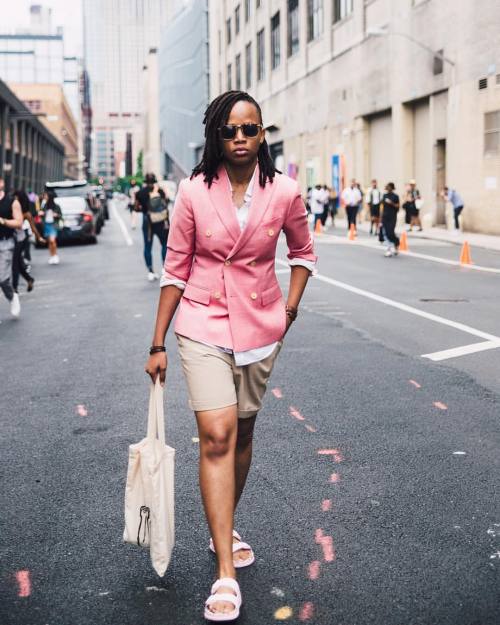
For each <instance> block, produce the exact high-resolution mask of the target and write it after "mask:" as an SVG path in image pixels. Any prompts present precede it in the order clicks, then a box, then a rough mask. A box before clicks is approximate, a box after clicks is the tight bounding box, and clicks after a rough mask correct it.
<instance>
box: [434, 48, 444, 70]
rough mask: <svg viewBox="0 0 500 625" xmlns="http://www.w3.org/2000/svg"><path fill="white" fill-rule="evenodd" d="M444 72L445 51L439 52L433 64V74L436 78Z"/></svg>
mask: <svg viewBox="0 0 500 625" xmlns="http://www.w3.org/2000/svg"><path fill="white" fill-rule="evenodd" d="M443 70H444V50H438V51H437V53H436V54H435V56H434V61H433V64H432V73H433V74H434V76H439V74H442V73H443Z"/></svg>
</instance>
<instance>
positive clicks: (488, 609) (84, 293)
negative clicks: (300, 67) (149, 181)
mask: <svg viewBox="0 0 500 625" xmlns="http://www.w3.org/2000/svg"><path fill="white" fill-rule="evenodd" d="M119 215H120V216H121V217H122V218H123V219H125V221H126V216H127V214H126V213H125V211H124V210H123V209H122V208H121V207H119ZM126 223H128V222H126ZM131 234H132V240H133V244H132V245H127V244H126V241H125V238H124V236H123V232H122V230H121V229H120V228H119V225H118V221H117V218H116V216H115V217H114V218H113V219H112V220H111V222H109V223H108V225H107V226H106V228H105V229H104V231H103V234H102V236H101V237H100V241H99V244H98V245H97V246H85V247H67V248H63V249H62V250H61V253H60V256H61V261H62V262H61V265H59V266H48V265H47V264H46V252H45V251H44V250H40V251H36V252H35V254H34V265H35V270H34V271H35V277H36V280H37V282H36V286H35V290H34V291H33V293H31V294H23V295H22V298H21V302H22V306H23V310H22V318H21V319H20V320H19V321H13V320H10V319H9V317H8V308H7V307H6V306H5V303H4V304H3V305H2V307H1V308H0V321H1V323H0V357H1V363H2V376H1V379H2V388H1V395H0V425H1V431H2V437H1V440H0V493H1V499H0V505H1V510H2V514H1V521H0V523H1V527H0V558H1V560H0V561H1V565H0V566H1V576H0V580H1V598H2V599H1V605H0V616H1V619H0V623H1V625H104V624H106V625H108V624H109V625H111V624H112V625H115V624H116V625H118V624H120V625H139V624H141V625H167V624H168V625H195V624H199V623H200V624H201V623H203V622H204V620H203V618H202V607H203V601H204V599H205V598H206V596H207V593H208V590H209V586H210V583H211V581H212V577H213V573H214V564H213V556H212V555H211V554H210V552H209V551H208V533H207V530H206V527H205V523H204V517H203V513H202V509H201V503H200V497H199V494H198V487H197V454H198V449H197V443H196V441H193V437H196V427H195V422H194V418H193V416H192V414H191V413H190V411H189V409H188V406H187V397H186V389H185V384H184V380H183V378H182V375H181V372H180V367H179V362H178V358H177V355H176V351H175V345H174V342H173V340H172V337H170V338H169V340H168V345H167V346H168V351H169V358H170V365H169V371H168V377H167V412H166V415H167V438H168V440H169V441H170V442H171V444H172V445H173V446H174V447H175V448H176V450H177V458H176V533H177V535H176V547H175V552H174V557H173V561H172V563H171V565H170V567H169V569H168V571H167V574H166V576H165V577H164V578H163V579H160V578H158V576H157V575H156V574H155V573H154V571H153V570H152V568H151V566H150V564H149V560H148V554H147V553H146V552H145V551H141V550H139V549H138V548H134V547H133V546H130V545H125V544H123V543H122V541H121V536H122V531H123V518H122V517H123V494H124V483H125V472H126V462H127V448H128V445H129V444H130V443H132V442H136V441H138V440H139V439H140V438H142V436H143V434H144V432H145V419H146V403H147V394H148V385H147V381H146V378H145V375H144V373H143V364H144V360H145V356H146V351H147V346H148V345H149V342H150V337H151V332H152V326H153V319H154V314H155V307H156V300H157V295H158V285H157V283H155V284H150V283H148V282H147V280H146V276H145V271H144V267H143V264H142V259H141V246H140V232H139V231H136V232H134V233H131ZM334 234H335V233H334ZM337 234H339V238H338V239H337V238H335V237H331V236H324V237H323V238H321V239H320V240H319V241H318V245H317V251H318V253H319V255H320V259H321V260H320V265H319V274H320V276H319V277H318V278H316V279H314V280H312V281H311V282H310V285H309V287H308V290H307V294H306V296H305V300H304V305H303V307H302V311H301V315H300V318H299V320H298V321H297V323H296V325H295V326H294V327H293V329H292V331H291V332H290V333H289V334H288V335H287V337H286V341H285V346H284V349H283V351H282V352H281V355H280V358H279V360H278V362H277V364H276V367H275V370H274V373H273V377H272V380H271V383H270V387H269V391H268V393H267V395H266V400H265V404H264V407H263V410H262V413H261V416H260V418H259V422H258V428H257V433H256V445H255V455H254V464H253V468H252V472H251V474H250V478H249V484H248V489H247V491H246V494H245V495H244V498H243V500H242V502H241V508H240V510H239V511H238V514H237V523H236V527H237V529H238V530H239V531H240V533H242V535H243V538H244V540H247V541H249V542H250V543H251V544H252V546H253V547H254V549H255V552H256V556H257V562H256V564H255V565H254V566H253V567H250V568H249V569H247V570H243V571H241V573H240V576H239V577H240V582H241V585H242V592H243V598H244V605H243V609H242V616H241V618H240V621H239V622H240V623H241V624H242V625H268V624H271V623H275V622H278V621H280V620H284V621H286V622H289V623H301V622H310V623H314V624H318V625H365V624H369V623H370V624H377V625H413V624H415V625H416V624H421V625H431V624H436V625H437V624H439V625H489V624H491V625H497V624H498V623H499V622H500V590H499V568H500V507H499V503H498V492H499V464H500V462H499V413H500V379H499V377H500V373H499V372H500V348H498V349H497V348H495V349H489V350H488V351H483V352H477V353H473V354H469V355H463V356H457V357H454V358H450V359H446V360H442V361H440V362H434V361H432V360H429V359H428V358H423V357H422V355H424V354H428V353H434V352H439V351H441V350H448V349H454V348H457V347H460V346H464V345H469V344H474V343H476V342H483V341H485V339H484V338H481V337H478V336H477V335H474V334H471V333H470V329H471V328H472V330H477V331H479V332H483V333H486V334H488V335H490V334H491V335H492V336H500V327H499V326H500V317H499V315H498V310H499V305H500V288H499V284H500V282H499V281H500V275H499V274H494V273H487V272H479V271H476V272H473V271H470V270H467V269H461V268H459V267H454V266H449V265H444V264H440V263H438V262H432V261H427V260H423V259H419V258H414V257H408V256H406V257H405V256H400V257H398V258H391V259H386V258H383V255H382V251H381V250H380V249H378V248H377V247H376V246H375V247H374V248H371V247H367V246H364V245H361V244H352V245H347V244H346V243H345V242H344V233H343V232H341V231H340V230H339V231H337ZM412 245H413V244H412ZM419 245H420V246H421V249H422V250H424V248H425V250H424V253H425V254H428V255H435V256H437V257H442V258H447V257H449V258H451V257H452V256H453V255H454V252H453V249H450V248H449V247H447V246H443V245H442V244H435V245H433V244H429V243H425V242H419ZM415 247H416V244H415V245H413V247H412V249H415ZM451 247H453V246H451ZM415 251H417V250H415ZM455 252H456V250H455ZM155 253H156V263H157V268H159V264H158V249H157V248H156V249H155ZM456 253H457V252H456ZM285 255H286V250H285V248H284V246H283V245H280V258H285ZM498 260H499V258H498V255H495V254H493V253H489V252H484V251H482V252H481V263H482V264H483V265H485V266H491V267H495V266H496V267H498V266H500V265H499V263H498ZM488 264H489V265H488ZM278 271H279V274H278V275H279V279H280V282H281V283H282V285H283V286H284V287H286V284H287V280H288V274H287V273H286V271H287V270H286V266H284V265H281V264H279V265H278ZM332 281H333V282H332ZM338 283H342V284H341V285H339V284H338ZM352 288H354V289H359V291H353V290H352ZM348 289H351V290H348ZM366 293H369V294H371V295H375V296H377V297H378V298H379V299H377V298H375V299H374V298H373V297H371V296H370V295H366ZM380 297H382V298H386V299H387V300H388V301H385V300H384V301H382V300H380ZM457 299H458V300H466V301H458V302H457V301H455V302H452V301H443V300H457ZM422 300H440V301H422ZM390 302H392V303H390ZM394 303H396V304H397V305H394ZM407 308H410V309H411V310H413V309H416V310H420V311H423V312H424V313H429V314H430V315H435V316H437V317H439V318H440V319H446V320H448V321H451V322H452V325H448V324H446V323H443V322H442V321H436V320H434V319H433V318H432V319H431V318H428V317H425V316H421V315H419V314H416V313H415V312H414V311H413V312H409V311H408V310H407ZM453 323H455V324H457V323H458V324H461V325H462V326H467V328H469V330H468V331H464V329H463V328H461V329H457V327H455V326H454V325H453ZM487 341H490V342H491V340H490V339H488V340H487ZM321 452H323V453H321Z"/></svg>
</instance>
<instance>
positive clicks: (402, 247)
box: [399, 230, 408, 252]
mask: <svg viewBox="0 0 500 625" xmlns="http://www.w3.org/2000/svg"><path fill="white" fill-rule="evenodd" d="M399 251H400V252H407V251H408V237H407V236H406V231H404V230H403V234H402V235H401V239H400V240H399Z"/></svg>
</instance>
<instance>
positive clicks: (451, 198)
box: [443, 187, 464, 232]
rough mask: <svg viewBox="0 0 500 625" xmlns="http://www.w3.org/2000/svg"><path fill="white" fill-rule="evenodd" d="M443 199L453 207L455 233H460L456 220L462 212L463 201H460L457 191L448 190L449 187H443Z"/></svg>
mask: <svg viewBox="0 0 500 625" xmlns="http://www.w3.org/2000/svg"><path fill="white" fill-rule="evenodd" d="M443 197H444V199H445V200H448V202H451V205H452V206H453V218H454V220H455V231H456V232H460V222H459V220H458V218H459V217H460V214H461V213H462V211H463V210H464V201H463V200H462V198H461V196H460V195H459V193H458V191H456V190H455V189H450V188H449V187H445V188H444V189H443Z"/></svg>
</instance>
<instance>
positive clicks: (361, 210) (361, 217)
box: [356, 182, 365, 223]
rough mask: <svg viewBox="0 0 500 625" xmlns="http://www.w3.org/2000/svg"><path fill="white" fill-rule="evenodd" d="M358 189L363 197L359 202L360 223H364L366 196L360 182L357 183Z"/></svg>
mask: <svg viewBox="0 0 500 625" xmlns="http://www.w3.org/2000/svg"><path fill="white" fill-rule="evenodd" d="M356 187H357V188H358V191H359V194H360V195H361V200H360V201H359V204H358V217H359V221H360V223H362V222H363V198H364V196H365V194H364V192H363V188H362V187H361V184H360V183H359V182H356Z"/></svg>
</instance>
